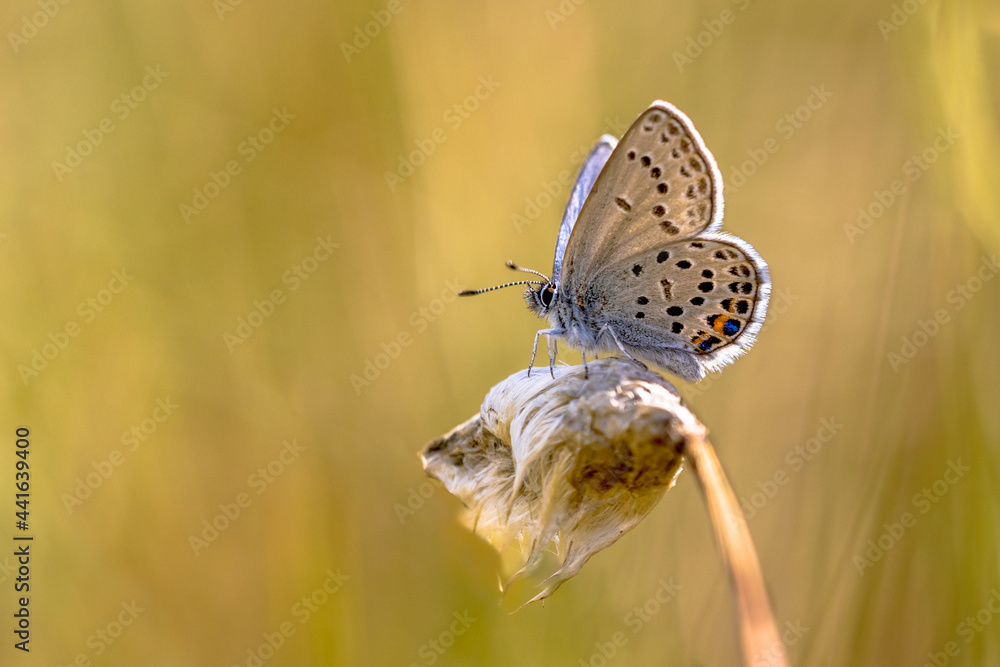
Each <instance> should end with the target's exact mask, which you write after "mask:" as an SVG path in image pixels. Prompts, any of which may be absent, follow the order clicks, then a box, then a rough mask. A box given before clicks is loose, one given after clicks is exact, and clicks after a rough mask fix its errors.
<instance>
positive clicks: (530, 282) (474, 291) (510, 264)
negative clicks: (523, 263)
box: [458, 261, 549, 296]
mask: <svg viewBox="0 0 1000 667" xmlns="http://www.w3.org/2000/svg"><path fill="white" fill-rule="evenodd" d="M507 267H508V268H510V269H513V270H514V271H524V272H525V273H533V274H535V275H536V276H538V277H539V278H541V279H542V281H544V282H542V281H538V280H519V281H517V282H516V283H507V284H505V285H497V286H496V287H485V288H483V289H467V290H462V291H461V292H459V293H458V295H459V296H472V295H473V294H482V293H483V292H492V291H493V290H496V289H503V288H504V287H512V286H514V285H547V284H548V283H549V278H548V276H546V275H544V274H542V273H539V272H538V271H532V270H531V269H522V268H521V267H520V266H518V265H516V264H514V262H511V261H508V262H507Z"/></svg>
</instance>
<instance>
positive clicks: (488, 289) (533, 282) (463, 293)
mask: <svg viewBox="0 0 1000 667" xmlns="http://www.w3.org/2000/svg"><path fill="white" fill-rule="evenodd" d="M544 284H545V283H543V282H540V281H538V280H519V281H517V282H516V283H507V284H506V285H497V286H496V287H484V288H483V289H467V290H462V291H461V292H459V293H458V295H459V296H472V295H473V294H482V293H483V292H492V291H493V290H495V289H503V288H504V287H512V286H514V285H544Z"/></svg>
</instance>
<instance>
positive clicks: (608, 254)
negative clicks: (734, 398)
mask: <svg viewBox="0 0 1000 667" xmlns="http://www.w3.org/2000/svg"><path fill="white" fill-rule="evenodd" d="M722 213H723V198H722V177H721V174H720V173H719V169H718V166H717V165H716V163H715V158H713V157H712V154H711V153H710V152H709V150H708V148H707V147H706V146H705V143H704V141H703V140H702V138H701V135H700V134H698V131H697V130H696V129H695V128H694V125H693V124H692V123H691V121H690V120H689V119H688V117H687V116H685V115H684V114H683V113H682V112H680V111H679V110H678V109H676V108H675V107H674V106H673V105H671V104H669V103H667V102H662V101H657V102H654V103H653V104H652V105H651V106H650V107H649V108H648V109H647V110H646V111H645V112H643V113H642V114H641V115H640V116H639V118H638V119H637V120H636V121H635V123H633V124H632V126H631V127H630V128H629V129H628V131H627V132H626V133H625V135H624V136H623V137H622V139H621V141H620V142H619V143H618V146H617V147H616V148H615V150H614V151H613V152H612V154H611V157H610V158H608V162H607V164H606V165H605V168H604V169H603V171H602V172H601V175H600V176H599V177H598V179H597V182H596V183H595V184H594V186H593V188H592V190H591V193H590V197H588V198H587V200H586V202H585V203H584V205H583V208H582V209H581V211H580V215H579V219H578V221H577V223H576V225H575V226H574V227H573V229H572V233H571V234H570V238H569V242H568V243H567V247H566V252H565V257H564V262H563V266H562V272H561V273H560V280H561V288H560V289H561V291H562V293H563V298H564V300H563V302H562V304H561V308H563V309H565V311H564V313H565V316H564V317H563V321H565V322H567V323H572V322H577V323H582V325H581V328H583V329H586V330H587V333H588V334H589V336H588V335H583V334H582V333H579V334H577V335H575V336H573V337H572V338H573V339H575V340H576V341H578V342H588V341H593V343H594V345H593V348H594V349H598V348H607V343H608V340H607V335H606V334H602V333H601V331H599V330H598V329H599V328H600V327H603V325H604V324H608V325H610V326H611V327H612V328H613V329H614V331H615V334H616V335H617V336H618V339H619V341H620V342H621V343H622V344H623V345H625V347H626V349H628V350H629V352H630V353H631V354H633V356H637V357H640V358H643V359H646V360H647V361H651V362H652V363H654V364H656V365H658V366H660V367H663V368H666V369H668V370H671V371H673V372H675V373H677V374H679V375H681V376H683V377H686V378H689V379H699V378H701V377H703V376H704V374H705V371H712V370H718V369H719V368H721V367H722V366H724V365H725V364H727V363H728V362H729V361H731V360H733V359H734V358H736V357H737V356H739V355H740V354H742V353H743V352H744V351H745V350H747V349H749V347H750V346H751V345H752V344H753V341H754V339H755V336H756V334H757V332H758V331H759V330H760V327H761V325H762V324H763V321H764V315H765V313H766V309H767V302H768V298H769V295H770V289H771V283H770V277H769V275H768V270H767V264H766V263H765V262H764V260H763V259H762V258H761V257H760V255H758V254H757V253H756V252H755V251H754V249H753V248H752V247H751V246H750V244H748V243H746V242H745V241H743V240H742V239H739V238H736V237H734V236H730V235H728V234H723V233H719V232H718V229H719V228H720V227H721V226H722ZM599 342H601V343H603V345H602V344H598V343H599Z"/></svg>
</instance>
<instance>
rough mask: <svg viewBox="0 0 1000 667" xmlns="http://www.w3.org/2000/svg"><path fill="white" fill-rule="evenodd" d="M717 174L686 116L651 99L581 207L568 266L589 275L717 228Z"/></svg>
mask: <svg viewBox="0 0 1000 667" xmlns="http://www.w3.org/2000/svg"><path fill="white" fill-rule="evenodd" d="M721 182H722V179H721V177H720V176H719V172H718V167H717V166H716V164H715V160H714V159H713V158H712V155H711V153H709V151H708V149H707V148H706V147H705V144H704V142H703V141H702V139H701V136H700V135H699V134H698V132H697V130H695V128H694V126H693V125H692V124H691V121H690V120H688V118H687V116H685V115H684V114H683V113H681V112H680V111H679V110H677V109H676V108H674V107H673V105H670V104H669V103H667V102H655V103H654V104H653V105H652V106H651V107H650V108H649V109H647V110H646V111H645V112H644V113H643V114H642V115H641V116H639V118H638V119H637V120H636V121H635V123H633V124H632V127H630V128H629V130H628V131H627V132H626V133H625V136H624V137H622V139H621V141H620V142H618V146H617V147H616V148H615V150H614V152H613V153H612V154H611V157H610V158H609V160H608V163H607V165H606V166H605V168H604V170H603V171H602V172H601V176H600V177H599V178H598V179H597V183H596V184H595V185H594V188H593V190H592V191H591V194H590V197H589V198H588V199H587V201H586V203H585V204H584V206H583V209H582V211H581V212H580V216H579V219H578V221H577V224H576V226H575V228H574V230H573V234H572V236H571V237H570V240H569V244H568V247H567V251H566V268H567V269H569V268H572V269H573V273H574V274H576V275H575V276H573V277H571V276H568V275H567V276H564V279H568V280H570V281H572V280H574V279H576V280H580V279H583V280H586V279H587V278H589V277H591V276H593V275H594V274H595V273H597V272H599V271H602V270H603V269H604V268H606V267H607V266H608V265H610V264H614V263H616V262H618V261H621V260H622V259H623V258H625V257H628V256H629V255H631V254H632V253H634V252H636V251H638V250H641V249H643V248H648V247H651V246H658V245H662V244H663V243H665V242H672V241H679V240H682V239H686V238H691V237H692V236H695V235H696V234H699V233H702V232H710V231H713V230H714V229H716V228H717V227H718V226H719V224H720V223H721V219H722V189H721V187H722V186H721Z"/></svg>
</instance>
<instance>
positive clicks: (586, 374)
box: [580, 352, 596, 380]
mask: <svg viewBox="0 0 1000 667" xmlns="http://www.w3.org/2000/svg"><path fill="white" fill-rule="evenodd" d="M580 354H581V355H583V379H584V380H586V379H587V378H589V377H590V369H589V368H587V353H586V352H580ZM595 358H596V357H595Z"/></svg>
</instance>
